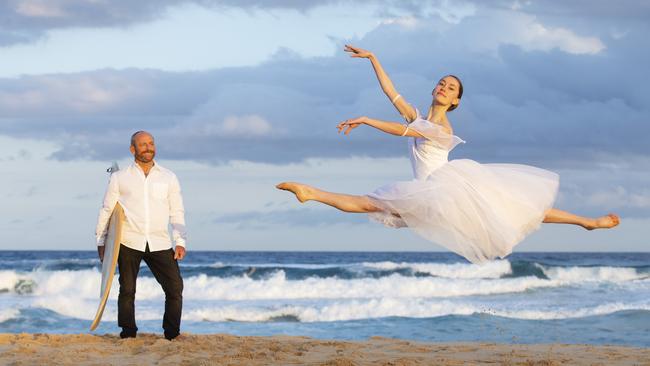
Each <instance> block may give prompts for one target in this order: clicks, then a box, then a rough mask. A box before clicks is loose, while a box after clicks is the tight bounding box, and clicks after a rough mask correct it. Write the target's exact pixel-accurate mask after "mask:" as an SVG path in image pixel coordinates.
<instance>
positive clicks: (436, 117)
mask: <svg viewBox="0 0 650 366" xmlns="http://www.w3.org/2000/svg"><path fill="white" fill-rule="evenodd" d="M427 120H429V121H431V122H438V123H439V122H443V123H449V121H448V120H447V106H443V105H438V104H434V105H432V106H431V107H429V113H428V114H427Z"/></svg>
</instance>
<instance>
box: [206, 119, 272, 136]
mask: <svg viewBox="0 0 650 366" xmlns="http://www.w3.org/2000/svg"><path fill="white" fill-rule="evenodd" d="M271 129H272V128H271V124H270V123H269V122H268V121H267V120H265V119H264V118H262V117H260V116H258V115H255V114H251V115H246V116H228V117H226V118H225V119H224V121H223V122H222V123H221V126H220V128H219V129H218V130H217V131H216V132H217V134H222V135H225V136H237V135H244V136H246V135H254V136H263V135H268V134H269V133H270V132H271Z"/></svg>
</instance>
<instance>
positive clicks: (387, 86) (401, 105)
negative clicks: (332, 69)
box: [345, 45, 417, 122]
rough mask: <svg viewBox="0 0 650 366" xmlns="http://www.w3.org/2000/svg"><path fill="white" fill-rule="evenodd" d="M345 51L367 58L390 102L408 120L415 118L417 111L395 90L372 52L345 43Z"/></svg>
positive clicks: (353, 55) (354, 55) (411, 120)
mask: <svg viewBox="0 0 650 366" xmlns="http://www.w3.org/2000/svg"><path fill="white" fill-rule="evenodd" d="M345 51H346V52H350V53H351V54H352V57H357V58H367V59H369V60H370V63H371V64H372V67H373V68H374V69H375V74H376V75H377V80H379V84H380V85H381V90H383V91H384V94H386V96H387V97H388V99H389V100H390V101H391V103H393V105H394V106H395V108H397V111H398V112H399V113H400V114H401V115H402V116H403V117H404V118H405V119H406V120H407V121H408V122H413V121H414V120H415V119H416V118H417V112H416V111H415V108H413V106H411V105H410V104H409V103H408V102H407V101H406V100H405V99H404V98H403V97H402V96H401V95H400V94H399V93H398V92H397V90H395V86H394V85H393V82H392V81H391V80H390V78H389V77H388V74H386V72H385V71H384V68H383V67H382V66H381V64H380V63H379V60H378V59H377V57H376V56H375V54H374V53H372V52H370V51H366V50H364V49H362V48H358V47H354V46H351V45H345Z"/></svg>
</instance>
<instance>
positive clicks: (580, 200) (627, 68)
mask: <svg viewBox="0 0 650 366" xmlns="http://www.w3.org/2000/svg"><path fill="white" fill-rule="evenodd" d="M648 34H650V4H649V3H648V2H646V1H642V0H639V1H620V2H617V3H616V4H613V3H611V2H608V1H600V0H594V1H587V0H575V1H571V2H547V1H498V0H495V1H444V0H440V1H397V0H393V1H391V0H385V1H379V0H377V1H370V0H358V1H353V0H322V1H297V0H278V1H272V0H269V1H261V0H240V1H235V0H165V1H159V0H156V1H154V0H141V1H127V0H112V1H108V0H21V1H18V0H7V1H3V2H2V3H0V171H2V176H1V177H2V178H1V179H0V197H2V200H1V202H2V208H1V209H0V230H2V233H3V238H4V240H3V241H2V242H1V243H0V250H12V249H50V250H59V249H75V250H94V246H95V244H94V243H95V240H94V229H95V224H96V219H97V213H98V211H99V207H100V205H101V202H102V197H103V194H104V191H105V189H106V185H107V182H108V174H107V173H106V172H105V171H106V168H108V167H109V166H110V165H111V163H112V162H113V161H117V162H118V163H119V164H120V166H122V167H125V166H127V165H128V164H130V163H131V162H132V160H133V159H132V156H131V155H130V153H129V150H128V148H129V138H130V136H131V134H132V133H133V132H135V131H137V130H148V131H150V132H151V133H152V134H153V135H154V136H155V138H156V144H157V158H156V161H157V163H158V164H160V165H162V166H165V167H167V168H170V169H171V170H173V171H174V172H175V173H176V175H177V176H178V178H179V180H180V182H181V186H182V189H183V196H184V200H185V208H186V221H187V226H188V250H289V251H291V250H373V251H393V250H396V251H401V250H417V251H435V250H444V249H442V248H441V247H440V246H438V245H436V244H433V243H430V242H427V241H426V240H424V239H421V238H420V237H418V236H417V235H415V234H413V233H411V232H409V231H408V230H406V229H400V230H395V229H389V228H385V227H383V226H380V225H378V224H375V223H372V222H370V221H369V220H368V218H367V217H366V216H365V215H355V214H344V213H341V212H338V211H336V210H335V209H333V208H330V207H327V206H324V205H321V204H318V203H314V202H309V203H307V204H303V205H301V204H299V203H298V202H297V201H296V200H295V198H293V197H292V196H291V195H290V194H288V193H286V192H283V191H278V190H276V189H275V188H274V186H275V184H277V183H279V182H282V181H287V180H291V181H301V182H304V183H308V184H312V185H315V186H318V187H321V188H323V189H326V190H329V191H334V192H344V193H349V194H366V193H369V192H372V191H373V190H374V189H376V188H377V187H380V186H382V185H384V184H386V183H390V182H394V181H400V180H410V179H412V172H411V168H410V165H409V161H408V156H407V153H408V151H407V141H406V139H404V138H399V137H394V136H388V135H383V134H381V133H380V132H378V131H376V130H372V129H371V128H359V129H357V130H355V131H354V132H353V133H352V134H351V135H350V136H348V137H342V136H341V135H338V134H337V133H336V129H335V126H336V124H337V123H338V122H340V121H342V120H345V119H348V118H352V117H358V116H362V115H367V116H370V117H373V118H378V119H383V120H389V121H398V122H401V120H400V116H399V114H398V113H397V112H396V111H395V110H394V108H393V107H392V105H391V104H390V102H389V101H388V100H387V99H386V97H385V96H384V95H383V93H382V92H381V89H380V88H379V86H378V83H377V80H376V78H375V76H374V73H373V71H372V68H371V66H370V64H369V62H368V61H367V60H363V59H355V58H350V57H349V55H347V54H346V53H345V52H343V46H344V45H345V44H353V45H356V46H358V47H362V48H365V49H369V50H370V51H372V52H374V53H375V54H376V55H377V57H378V59H379V60H380V61H381V63H382V65H383V66H384V68H385V69H386V71H387V73H388V74H389V75H390V77H391V79H392V80H393V82H394V83H395V85H396V88H397V89H398V91H399V92H400V94H401V95H402V96H404V98H405V99H406V100H408V101H409V102H410V103H412V104H413V105H415V106H417V107H418V108H419V109H421V110H425V109H427V108H428V105H429V103H430V102H431V100H430V92H431V89H432V88H433V86H434V84H435V83H436V82H437V80H438V79H439V78H440V77H442V76H444V75H447V74H455V75H458V76H459V77H460V78H461V79H462V81H463V85H464V95H463V99H462V102H461V104H460V107H459V108H458V109H457V110H455V111H453V112H451V113H449V119H450V120H451V123H452V125H453V127H454V132H455V134H456V135H458V136H460V137H461V138H463V139H464V140H465V141H467V143H466V144H463V145H461V146H459V147H457V148H456V149H454V150H453V151H452V153H451V154H450V158H451V159H473V160H476V161H478V162H481V163H495V162H499V163H519V164H529V165H534V166H537V167H540V168H544V169H549V170H552V171H555V172H557V173H559V174H560V192H559V196H558V200H557V202H556V207H558V208H561V209H564V210H569V211H572V212H575V213H577V214H580V215H587V216H590V215H591V216H593V215H603V214H606V213H609V212H615V213H617V214H619V215H620V216H621V218H622V223H621V225H620V226H619V227H618V228H616V229H614V230H608V231H593V232H588V231H586V230H584V229H582V228H579V227H573V226H566V225H543V226H542V228H541V229H540V230H539V231H537V232H536V233H534V234H532V235H531V236H530V237H528V238H526V239H525V240H524V241H523V242H522V243H521V244H520V245H519V246H518V247H517V248H516V250H518V251H648V250H649V249H650V239H648V236H649V235H648V234H650V145H649V143H648V141H650V124H649V123H648V122H649V121H648V117H649V116H650V98H648V95H650V71H649V69H648V67H647V65H648V64H650V41H649V40H648V37H647V35H648Z"/></svg>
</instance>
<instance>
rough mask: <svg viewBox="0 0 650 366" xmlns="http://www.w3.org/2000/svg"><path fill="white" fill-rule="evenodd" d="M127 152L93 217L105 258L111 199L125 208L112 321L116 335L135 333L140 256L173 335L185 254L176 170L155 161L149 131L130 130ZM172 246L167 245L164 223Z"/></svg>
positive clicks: (171, 336) (177, 325)
mask: <svg viewBox="0 0 650 366" xmlns="http://www.w3.org/2000/svg"><path fill="white" fill-rule="evenodd" d="M130 150H131V154H133V156H134V158H135V162H134V163H133V164H132V165H131V166H129V167H128V168H126V169H124V170H120V171H117V172H115V173H113V174H112V175H111V179H110V182H109V184H108V189H107V190H106V195H105V196H104V204H103V206H102V208H101V209H100V210H99V219H98V220H97V231H96V234H97V250H98V252H99V259H100V260H102V261H103V260H104V240H105V238H106V233H107V229H108V221H109V219H110V216H111V214H112V212H113V208H114V207H115V204H116V203H117V202H118V201H119V202H120V204H121V205H122V207H123V208H124V213H125V216H126V220H125V222H124V225H123V231H122V243H121V247H120V254H119V257H118V259H117V263H118V268H119V273H120V277H119V282H120V294H119V296H118V300H117V306H118V308H117V322H118V325H119V326H120V327H121V328H122V332H121V333H120V337H121V338H135V336H136V334H137V331H138V327H137V326H136V324H135V310H134V302H135V284H136V279H137V277H138V271H139V269H140V262H141V261H142V260H144V261H145V263H147V266H149V269H150V270H151V272H152V273H153V275H154V277H155V278H156V280H157V281H158V283H160V285H161V286H162V288H163V291H164V292H165V315H164V318H163V329H164V331H165V338H167V339H169V340H172V339H174V338H176V337H177V336H178V335H179V333H180V325H181V311H182V306H183V295H182V293H183V279H182V278H181V273H180V270H179V268H178V262H177V260H182V259H183V257H184V256H185V239H186V236H185V216H184V215H185V211H184V209H183V199H182V197H181V189H180V185H179V183H178V179H177V178H176V175H175V174H174V173H172V172H171V171H170V170H167V169H165V168H163V167H161V166H160V165H158V164H156V162H155V161H154V157H155V156H156V146H155V144H154V139H153V136H152V135H151V134H150V133H148V132H146V131H138V132H136V133H134V134H133V136H131V148H130ZM170 224H171V226H172V236H173V239H174V241H175V243H176V249H175V250H174V249H172V242H171V240H170V238H169V225H170Z"/></svg>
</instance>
